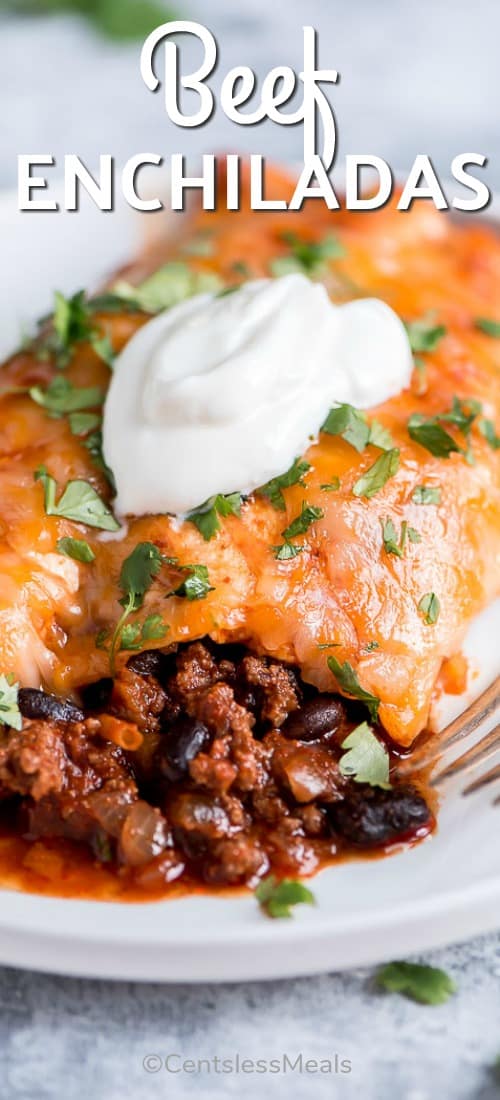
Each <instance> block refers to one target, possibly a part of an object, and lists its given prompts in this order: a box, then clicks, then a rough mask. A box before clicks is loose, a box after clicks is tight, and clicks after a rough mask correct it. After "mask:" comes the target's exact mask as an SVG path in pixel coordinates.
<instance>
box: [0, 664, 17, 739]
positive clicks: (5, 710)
mask: <svg viewBox="0 0 500 1100" xmlns="http://www.w3.org/2000/svg"><path fill="white" fill-rule="evenodd" d="M18 690H19V684H15V683H13V678H12V677H11V676H5V675H4V674H3V673H2V674H1V675H0V722H1V723H2V725H4V726H11V728H12V729H14V730H20V729H22V725H23V718H22V714H21V711H20V710H19V706H18V702H17V696H18Z"/></svg>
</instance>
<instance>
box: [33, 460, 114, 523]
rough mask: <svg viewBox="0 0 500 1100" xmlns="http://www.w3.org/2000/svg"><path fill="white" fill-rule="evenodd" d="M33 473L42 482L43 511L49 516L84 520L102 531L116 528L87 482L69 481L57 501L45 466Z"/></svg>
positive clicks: (104, 505)
mask: <svg viewBox="0 0 500 1100" xmlns="http://www.w3.org/2000/svg"><path fill="white" fill-rule="evenodd" d="M34 476H35V481H41V482H42V485H43V488H44V502H45V512H46V514H47V515H48V516H60V517H61V519H71V520H73V521H74V522H75V523H85V524H86V525H87V527H99V528H100V529H101V530H102V531H118V529H119V527H120V524H119V523H118V521H117V520H116V519H115V517H114V515H113V513H112V512H111V510H110V509H109V508H108V506H107V504H105V503H104V501H103V500H102V499H101V497H100V496H99V494H98V493H97V492H96V490H95V489H94V488H93V486H92V485H90V483H89V482H88V481H82V480H80V479H79V478H78V479H77V480H75V481H68V484H67V485H66V488H65V489H64V490H63V492H62V495H61V496H60V498H59V501H58V502H56V490H57V483H56V481H55V479H54V478H53V477H51V476H50V474H49V473H47V470H46V468H45V466H39V467H38V469H37V470H36V471H35V475H34Z"/></svg>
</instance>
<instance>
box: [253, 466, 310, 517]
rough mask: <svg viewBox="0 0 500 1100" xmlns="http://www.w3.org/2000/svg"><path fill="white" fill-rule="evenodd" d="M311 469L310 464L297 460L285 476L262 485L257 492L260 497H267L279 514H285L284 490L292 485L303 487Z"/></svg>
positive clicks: (274, 478)
mask: <svg viewBox="0 0 500 1100" xmlns="http://www.w3.org/2000/svg"><path fill="white" fill-rule="evenodd" d="M310 469H311V467H310V465H309V463H308V462H305V461H304V460H303V459H300V458H296V459H295V461H294V462H293V464H292V466H290V469H289V470H287V471H286V473H285V474H279V475H278V477H273V478H271V480H270V481H266V484H265V485H261V487H260V489H257V492H258V493H259V495H260V496H264V497H267V499H268V500H269V501H270V503H271V504H272V506H273V508H276V510H277V511H278V512H285V511H286V504H285V498H284V496H283V492H282V490H283V489H289V488H290V486H291V485H302V484H303V478H304V476H305V474H307V472H308V470H310Z"/></svg>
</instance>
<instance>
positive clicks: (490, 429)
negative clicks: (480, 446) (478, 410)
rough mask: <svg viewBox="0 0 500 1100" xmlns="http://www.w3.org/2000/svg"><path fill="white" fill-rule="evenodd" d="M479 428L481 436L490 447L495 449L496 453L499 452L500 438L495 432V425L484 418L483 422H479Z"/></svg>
mask: <svg viewBox="0 0 500 1100" xmlns="http://www.w3.org/2000/svg"><path fill="white" fill-rule="evenodd" d="M478 428H479V431H480V432H481V435H482V436H484V438H485V439H486V441H487V442H488V443H489V445H490V447H493V450H494V451H498V449H499V447H500V436H498V435H497V433H496V431H495V425H494V423H493V421H492V420H485V419H484V418H483V419H482V420H479V421H478Z"/></svg>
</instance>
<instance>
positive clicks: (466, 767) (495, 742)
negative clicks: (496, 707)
mask: <svg viewBox="0 0 500 1100" xmlns="http://www.w3.org/2000/svg"><path fill="white" fill-rule="evenodd" d="M499 750H500V724H499V725H497V726H495V727H494V729H492V730H490V732H489V733H487V734H486V737H482V738H481V740H480V741H478V743H477V744H476V745H473V746H472V748H470V749H467V752H464V753H462V755H461V756H458V757H457V759H456V760H454V761H453V763H452V764H449V765H448V767H446V768H444V769H443V771H441V772H438V774H437V775H436V776H434V778H433V779H432V781H431V787H437V786H439V784H440V783H444V782H445V780H446V779H454V778H455V777H456V776H457V775H460V773H461V772H463V771H472V769H473V768H475V767H477V765H478V764H484V763H486V761H487V760H489V759H490V757H492V756H495V754H496V753H497V752H498V751H499ZM468 789H469V788H466V789H465V790H464V791H463V793H464V794H465V793H466V791H467V790H468Z"/></svg>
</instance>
